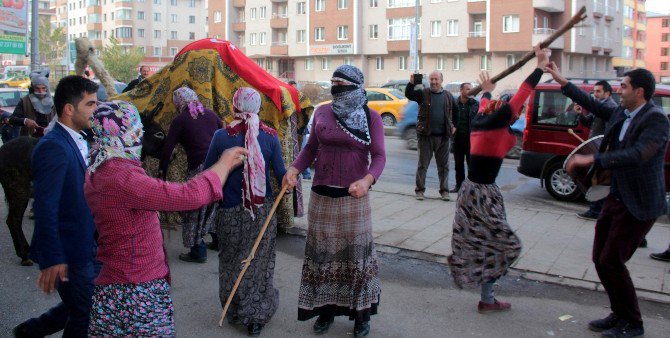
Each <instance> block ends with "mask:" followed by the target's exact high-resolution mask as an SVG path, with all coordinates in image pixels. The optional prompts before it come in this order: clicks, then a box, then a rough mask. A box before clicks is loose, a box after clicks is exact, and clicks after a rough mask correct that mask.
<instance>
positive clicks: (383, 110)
mask: <svg viewBox="0 0 670 338" xmlns="http://www.w3.org/2000/svg"><path fill="white" fill-rule="evenodd" d="M365 92H366V94H367V96H368V107H370V109H374V110H375V111H376V112H377V113H379V115H380V116H381V117H382V122H383V123H384V126H395V125H396V123H398V121H400V120H401V119H402V109H403V108H404V107H405V105H407V98H406V97H405V94H403V93H402V92H400V91H399V90H397V89H394V88H365Z"/></svg>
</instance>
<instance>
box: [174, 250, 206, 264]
mask: <svg viewBox="0 0 670 338" xmlns="http://www.w3.org/2000/svg"><path fill="white" fill-rule="evenodd" d="M179 259H180V260H182V261H184V262H189V263H205V262H207V257H204V258H196V257H193V256H191V254H189V253H188V252H187V253H181V254H179Z"/></svg>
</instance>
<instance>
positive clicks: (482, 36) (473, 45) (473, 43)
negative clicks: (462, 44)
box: [467, 31, 486, 50]
mask: <svg viewBox="0 0 670 338" xmlns="http://www.w3.org/2000/svg"><path fill="white" fill-rule="evenodd" d="M467 45H468V49H470V50H474V49H486V32H479V31H478V32H470V34H468V41H467Z"/></svg>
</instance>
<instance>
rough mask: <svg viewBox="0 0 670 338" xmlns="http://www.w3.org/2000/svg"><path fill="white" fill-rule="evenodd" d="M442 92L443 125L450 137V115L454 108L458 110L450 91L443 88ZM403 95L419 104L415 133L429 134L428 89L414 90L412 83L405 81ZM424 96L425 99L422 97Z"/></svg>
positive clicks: (429, 108) (429, 109) (452, 125)
mask: <svg viewBox="0 0 670 338" xmlns="http://www.w3.org/2000/svg"><path fill="white" fill-rule="evenodd" d="M442 93H443V94H444V95H445V100H444V103H445V107H444V121H445V122H446V126H445V128H444V129H445V135H446V136H447V137H451V129H452V128H453V127H454V124H453V123H452V120H451V117H452V116H453V115H454V110H458V107H457V106H456V102H455V100H454V97H453V96H451V93H449V92H447V91H446V90H443V91H442ZM405 96H407V98H408V99H410V100H412V101H414V102H416V103H418V104H419V113H418V115H417V117H416V133H417V135H422V136H430V114H431V107H430V89H428V88H425V89H423V90H415V89H414V84H412V83H407V87H405ZM424 98H426V99H424Z"/></svg>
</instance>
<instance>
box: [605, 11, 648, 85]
mask: <svg viewBox="0 0 670 338" xmlns="http://www.w3.org/2000/svg"><path fill="white" fill-rule="evenodd" d="M644 3H645V0H624V1H623V26H622V30H621V35H622V43H621V54H620V55H619V57H616V58H614V60H613V64H614V69H615V70H616V72H617V76H623V73H625V72H626V71H628V70H631V69H633V68H642V67H645V62H644V59H645V56H644V55H645V49H646V40H647V27H646V22H647V15H646V12H645V7H644Z"/></svg>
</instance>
